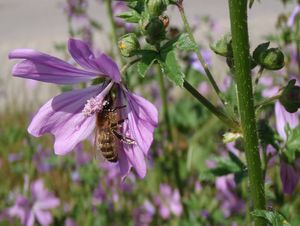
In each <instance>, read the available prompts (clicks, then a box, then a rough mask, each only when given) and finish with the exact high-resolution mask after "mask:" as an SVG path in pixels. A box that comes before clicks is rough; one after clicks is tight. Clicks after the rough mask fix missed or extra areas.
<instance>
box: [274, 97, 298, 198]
mask: <svg viewBox="0 0 300 226" xmlns="http://www.w3.org/2000/svg"><path fill="white" fill-rule="evenodd" d="M275 118H276V129H277V132H278V134H279V135H280V136H281V137H282V139H283V140H287V135H286V133H285V127H286V126H287V125H289V127H290V128H291V129H293V128H295V127H297V126H298V125H299V113H298V112H296V113H289V112H287V111H286V110H285V109H284V107H283V106H282V105H281V104H280V103H279V101H277V102H276V103H275ZM299 161H300V158H298V159H297V160H296V163H297V162H299ZM280 178H281V181H282V186H283V192H284V193H286V194H291V193H293V192H294V190H295V188H296V186H297V184H298V182H299V180H300V166H297V165H296V164H289V163H286V162H285V161H284V160H281V161H280Z"/></svg>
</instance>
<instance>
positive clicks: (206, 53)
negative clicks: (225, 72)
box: [190, 49, 212, 74]
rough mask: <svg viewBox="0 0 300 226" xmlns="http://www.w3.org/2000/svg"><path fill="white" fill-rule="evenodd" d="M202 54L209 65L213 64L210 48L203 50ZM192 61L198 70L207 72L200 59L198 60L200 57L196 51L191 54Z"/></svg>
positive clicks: (192, 64)
mask: <svg viewBox="0 0 300 226" xmlns="http://www.w3.org/2000/svg"><path fill="white" fill-rule="evenodd" d="M201 54H202V56H203V58H204V61H205V62H206V64H207V65H211V64H212V58H211V53H210V51H208V50H205V49H203V50H201ZM190 63H191V66H192V68H193V69H195V70H196V71H199V72H200V73H202V74H205V71H204V68H203V66H202V64H201V63H200V61H199V60H198V57H197V55H196V54H195V53H193V54H192V55H191V56H190Z"/></svg>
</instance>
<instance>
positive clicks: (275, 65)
mask: <svg viewBox="0 0 300 226" xmlns="http://www.w3.org/2000/svg"><path fill="white" fill-rule="evenodd" d="M261 58H262V61H261V65H262V66H263V67H264V68H266V69H268V70H279V69H281V68H283V67H284V55H283V53H282V52H281V51H280V50H279V49H278V48H271V49H268V50H267V51H265V52H264V53H263V54H262V56H261Z"/></svg>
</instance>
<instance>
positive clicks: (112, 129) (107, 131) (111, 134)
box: [95, 94, 135, 162]
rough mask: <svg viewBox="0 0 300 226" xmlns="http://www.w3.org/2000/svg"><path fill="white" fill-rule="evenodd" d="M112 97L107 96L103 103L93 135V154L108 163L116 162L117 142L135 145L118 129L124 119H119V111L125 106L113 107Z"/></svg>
mask: <svg viewBox="0 0 300 226" xmlns="http://www.w3.org/2000/svg"><path fill="white" fill-rule="evenodd" d="M113 105H114V103H113V99H112V96H111V95H110V94H109V95H108V96H107V97H106V98H105V100H104V102H103V109H102V111H100V112H98V113H97V119H96V133H95V148H96V152H95V154H96V155H97V154H99V153H102V156H103V157H104V158H105V159H106V160H107V161H109V162H117V161H118V147H119V141H121V142H124V143H126V144H135V141H134V140H133V139H131V138H129V137H126V136H124V135H123V134H122V133H121V132H120V129H121V128H122V123H123V122H124V121H125V119H120V114H119V110H120V109H123V108H125V107H126V106H125V105H124V106H117V107H114V106H113Z"/></svg>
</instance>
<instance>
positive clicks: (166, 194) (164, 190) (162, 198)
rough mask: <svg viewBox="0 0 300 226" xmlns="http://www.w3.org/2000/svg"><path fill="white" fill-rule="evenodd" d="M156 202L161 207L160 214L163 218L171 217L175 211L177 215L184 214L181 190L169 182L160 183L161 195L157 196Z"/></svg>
mask: <svg viewBox="0 0 300 226" xmlns="http://www.w3.org/2000/svg"><path fill="white" fill-rule="evenodd" d="M155 204H156V205H157V206H158V208H159V214H160V216H161V217H162V218H163V219H169V218H170V217H171V214H172V213H173V214H174V215H175V216H180V215H181V214H182V210H183V209H182V204H181V200H180V194H179V191H178V190H177V189H176V190H174V191H172V188H171V187H170V186H169V185H167V184H161V185H160V195H159V196H157V197H156V198H155Z"/></svg>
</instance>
